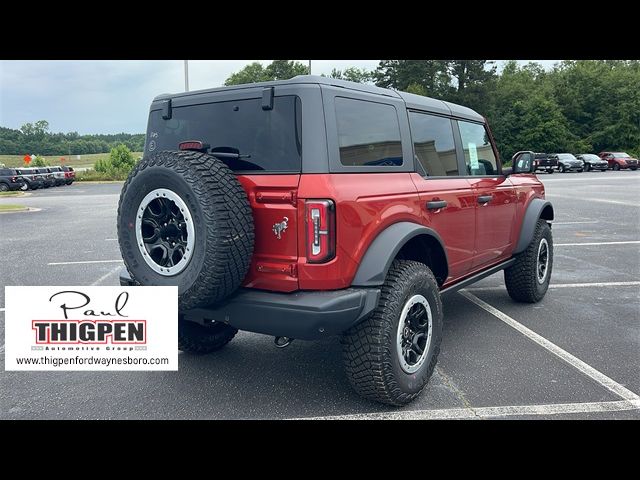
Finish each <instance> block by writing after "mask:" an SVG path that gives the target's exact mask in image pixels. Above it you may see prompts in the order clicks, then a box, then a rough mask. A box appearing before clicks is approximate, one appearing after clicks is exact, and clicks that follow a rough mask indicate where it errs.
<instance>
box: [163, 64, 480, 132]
mask: <svg viewBox="0 0 640 480" xmlns="http://www.w3.org/2000/svg"><path fill="white" fill-rule="evenodd" d="M297 84H300V85H302V84H316V85H327V86H333V87H341V88H345V89H349V90H356V91H359V92H366V93H372V94H375V95H383V96H386V97H395V98H400V99H402V100H404V102H405V104H406V105H407V108H409V109H416V110H428V111H430V112H435V113H442V114H444V115H453V116H455V117H460V118H465V119H468V120H473V121H476V122H483V121H484V118H483V116H482V115H480V114H479V113H477V112H476V111H474V110H472V109H470V108H467V107H463V106H462V105H456V104H455V103H450V102H445V101H443V100H436V99H435V98H430V97H424V96H422V95H415V94H412V93H406V92H399V91H396V90H391V89H389V88H381V87H376V86H375V85H367V84H363V83H357V82H350V81H347V80H338V79H336V78H329V77H321V76H319V75H298V76H296V77H293V78H291V79H289V80H275V81H270V82H258V83H245V84H242V85H230V86H228V87H217V88H208V89H204V90H193V91H190V92H182V93H175V94H169V93H164V94H161V95H158V96H157V97H155V98H154V99H153V101H154V102H156V101H161V100H167V99H170V98H184V97H189V96H197V95H202V94H208V93H215V92H224V91H230V90H244V89H248V88H256V87H275V86H278V85H297Z"/></svg>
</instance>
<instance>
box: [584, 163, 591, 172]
mask: <svg viewBox="0 0 640 480" xmlns="http://www.w3.org/2000/svg"><path fill="white" fill-rule="evenodd" d="M584 169H585V170H586V171H587V172H590V171H591V164H589V163H587V164H586V165H585V167H584Z"/></svg>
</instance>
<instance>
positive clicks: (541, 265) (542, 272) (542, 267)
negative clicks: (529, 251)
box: [536, 238, 549, 285]
mask: <svg viewBox="0 0 640 480" xmlns="http://www.w3.org/2000/svg"><path fill="white" fill-rule="evenodd" d="M548 270H549V243H548V242H547V239H546V238H543V239H542V240H540V244H539V245H538V255H537V260H536V279H537V280H538V283H539V284H540V285H542V284H543V283H544V282H545V281H546V279H547V272H548Z"/></svg>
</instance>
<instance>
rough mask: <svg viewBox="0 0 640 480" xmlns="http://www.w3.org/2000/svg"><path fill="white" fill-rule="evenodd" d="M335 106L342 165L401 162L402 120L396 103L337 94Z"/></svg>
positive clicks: (398, 163) (391, 164) (380, 164)
mask: <svg viewBox="0 0 640 480" xmlns="http://www.w3.org/2000/svg"><path fill="white" fill-rule="evenodd" d="M335 108H336V120H337V123H338V144H339V146H340V162H341V163H342V165H344V166H348V167H363V166H367V167H368V166H385V167H393V166H399V165H402V145H401V143H400V124H399V123H398V114H397V113H396V109H395V107H394V106H393V105H386V104H384V103H375V102H368V101H364V100H355V99H352V98H343V97H336V99H335Z"/></svg>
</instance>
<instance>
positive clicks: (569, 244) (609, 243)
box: [553, 240, 640, 247]
mask: <svg viewBox="0 0 640 480" xmlns="http://www.w3.org/2000/svg"><path fill="white" fill-rule="evenodd" d="M635 243H640V240H628V241H624V242H580V243H554V244H553V246H554V247H577V246H580V245H582V246H585V245H586V246H595V245H631V244H635Z"/></svg>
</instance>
